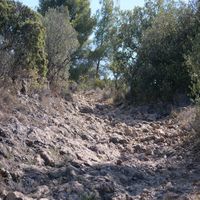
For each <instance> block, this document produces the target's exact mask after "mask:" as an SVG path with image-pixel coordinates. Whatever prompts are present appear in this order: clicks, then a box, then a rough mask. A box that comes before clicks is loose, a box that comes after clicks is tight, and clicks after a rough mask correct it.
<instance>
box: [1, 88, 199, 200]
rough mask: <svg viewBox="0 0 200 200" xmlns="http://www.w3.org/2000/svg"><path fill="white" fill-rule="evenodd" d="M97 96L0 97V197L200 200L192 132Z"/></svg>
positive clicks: (197, 164)
mask: <svg viewBox="0 0 200 200" xmlns="http://www.w3.org/2000/svg"><path fill="white" fill-rule="evenodd" d="M95 94H96V92H95V91H90V92H87V93H78V94H74V95H73V101H64V100H62V99H59V98H55V97H43V98H42V99H40V98H39V97H38V96H37V95H35V96H34V97H28V96H23V95H19V96H18V97H15V99H13V97H12V96H9V95H8V96H6V97H4V98H3V97H1V106H0V160H1V162H0V197H1V198H2V199H5V200H15V199H16V200H17V199H22V200H28V199H41V200H42V199H43V200H45V199H49V200H53V199H56V200H62V199H63V200H65V199H66V200H92V199H95V200H96V199H102V200H103V199H105V200H109V199H112V200H131V199H133V200H137V199H138V200H139V199H141V200H152V199H160V200H161V199H165V200H170V199H171V200H173V199H174V200H175V199H180V200H181V199H188V200H189V199H194V200H195V199H200V193H199V191H200V165H199V162H198V161H195V160H194V159H193V157H192V156H191V152H190V147H189V146H187V145H184V143H183V140H184V139H185V138H186V137H187V135H188V132H187V131H186V130H185V131H183V129H182V128H181V127H180V126H179V125H178V124H177V122H176V120H174V119H171V118H169V117H166V118H161V117H162V116H159V115H158V114H156V113H152V112H151V113H148V112H147V111H146V110H144V111H143V110H142V109H138V108H134V107H130V106H123V105H121V106H119V107H114V106H112V105H110V104H108V103H106V102H104V101H103V100H102V98H101V95H95ZM198 195H199V196H198Z"/></svg>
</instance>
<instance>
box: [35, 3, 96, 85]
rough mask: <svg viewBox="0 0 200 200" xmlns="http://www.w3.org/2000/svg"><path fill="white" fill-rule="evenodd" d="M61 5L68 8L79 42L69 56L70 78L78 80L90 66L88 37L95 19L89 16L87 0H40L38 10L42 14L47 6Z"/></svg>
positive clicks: (89, 10)
mask: <svg viewBox="0 0 200 200" xmlns="http://www.w3.org/2000/svg"><path fill="white" fill-rule="evenodd" d="M62 6H64V7H67V8H68V10H69V20H70V23H71V25H72V26H73V27H74V29H75V30H76V32H77V38H78V41H79V44H80V45H79V48H78V49H77V51H76V52H75V53H74V54H73V56H72V57H71V65H70V79H71V80H75V81H78V80H79V78H80V76H82V75H84V74H85V73H87V72H88V70H89V68H90V67H91V60H90V58H89V56H90V52H91V48H89V43H88V38H89V36H90V35H91V34H92V31H93V28H94V26H95V23H96V21H95V18H94V17H92V16H91V9H90V1H89V0H40V1H39V12H40V13H42V14H43V15H44V14H45V13H46V12H47V11H48V9H49V8H57V7H62ZM66 17H67V15H66Z"/></svg>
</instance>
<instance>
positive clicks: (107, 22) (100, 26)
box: [92, 0, 114, 78]
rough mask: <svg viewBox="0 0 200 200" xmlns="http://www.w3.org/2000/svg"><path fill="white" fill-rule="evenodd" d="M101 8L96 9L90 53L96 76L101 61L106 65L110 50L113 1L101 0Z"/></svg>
mask: <svg viewBox="0 0 200 200" xmlns="http://www.w3.org/2000/svg"><path fill="white" fill-rule="evenodd" d="M101 4H102V6H101V9H100V10H98V12H97V15H96V18H97V27H96V30H95V33H94V34H95V37H94V45H95V50H94V51H93V53H92V59H93V61H94V63H95V65H96V78H98V77H99V76H100V74H99V71H100V67H102V66H101V65H103V64H102V62H104V65H107V62H106V61H107V59H108V57H109V52H110V46H111V44H110V36H111V35H110V33H111V27H112V25H113V22H114V15H113V14H114V3H113V0H103V1H102V2H101Z"/></svg>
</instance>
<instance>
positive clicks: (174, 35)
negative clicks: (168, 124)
mask: <svg viewBox="0 0 200 200" xmlns="http://www.w3.org/2000/svg"><path fill="white" fill-rule="evenodd" d="M192 21H193V14H192V11H191V9H190V8H188V7H187V6H186V5H184V4H179V5H178V6H177V4H176V3H174V2H173V1H168V3H167V4H164V3H163V5H162V6H161V7H160V10H159V11H158V13H157V15H156V16H155V18H154V20H153V22H152V24H151V26H150V27H149V28H148V29H146V31H145V32H144V33H143V37H142V42H141V47H140V49H139V52H138V60H137V65H138V66H140V67H139V68H138V71H137V78H136V80H135V82H134V85H133V87H132V89H133V91H134V90H135V91H134V93H135V95H137V94H139V96H140V98H142V99H143V100H144V101H146V100H148V101H151V100H152V101H157V100H163V101H169V100H170V101H171V100H172V99H173V97H174V96H175V95H176V94H184V95H187V94H188V93H189V85H190V81H191V79H190V75H189V73H188V70H187V67H186V65H185V54H187V52H188V50H189V49H191V42H190V40H188V38H189V36H190V35H191V34H192V32H193V31H192V29H191V24H192ZM136 93H137V94H136ZM141 94H142V95H141Z"/></svg>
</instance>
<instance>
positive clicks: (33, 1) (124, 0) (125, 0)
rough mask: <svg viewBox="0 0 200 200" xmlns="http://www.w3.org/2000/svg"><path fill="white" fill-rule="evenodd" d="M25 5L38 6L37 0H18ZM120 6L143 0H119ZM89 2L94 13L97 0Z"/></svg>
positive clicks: (139, 3) (136, 3)
mask: <svg viewBox="0 0 200 200" xmlns="http://www.w3.org/2000/svg"><path fill="white" fill-rule="evenodd" d="M19 1H21V2H22V3H24V4H25V5H28V6H30V7H31V8H36V7H37V6H38V2H39V0H19ZM119 1H120V6H121V8H122V9H132V8H134V7H135V6H138V5H139V6H142V5H143V3H144V0H119ZM90 2H91V8H92V12H93V13H94V12H95V10H97V9H98V8H99V5H98V2H99V0H90Z"/></svg>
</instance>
